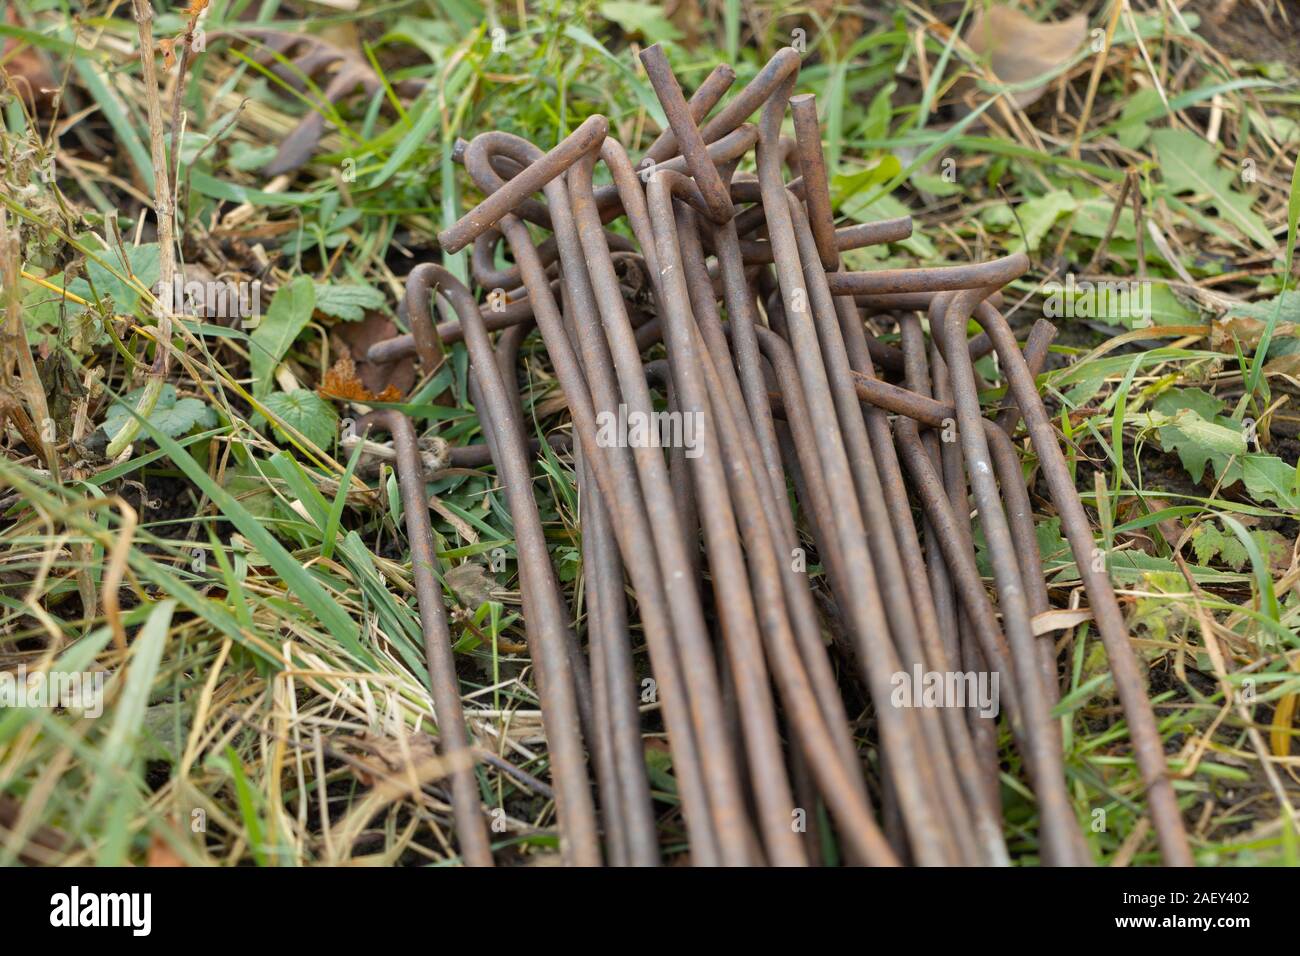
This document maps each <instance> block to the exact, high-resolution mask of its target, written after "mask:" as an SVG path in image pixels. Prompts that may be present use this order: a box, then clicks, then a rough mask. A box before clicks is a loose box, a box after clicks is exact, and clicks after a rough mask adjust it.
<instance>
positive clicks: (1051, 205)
mask: <svg viewBox="0 0 1300 956" xmlns="http://www.w3.org/2000/svg"><path fill="white" fill-rule="evenodd" d="M1077 205H1078V204H1077V202H1076V201H1075V198H1074V197H1073V196H1071V195H1070V194H1069V193H1068V192H1066V191H1065V190H1064V189H1054V190H1052V191H1051V192H1050V193H1047V194H1046V195H1045V196H1038V197H1037V198H1035V199H1031V200H1029V201H1028V202H1023V203H1021V204H1020V205H1019V206H1017V207H1016V218H1017V219H1018V220H1019V221H1020V227H1021V228H1022V229H1024V231H1025V234H1024V238H1023V239H1022V240H1017V241H1015V242H1013V243H1011V245H1010V246H1008V247H1007V249H1008V251H1009V252H1020V251H1022V250H1028V251H1029V252H1034V251H1036V250H1037V249H1038V246H1039V244H1040V243H1041V242H1042V241H1043V239H1044V238H1046V236H1047V234H1048V233H1049V232H1050V231H1051V229H1052V226H1054V225H1055V224H1056V220H1057V219H1059V218H1061V216H1063V215H1065V214H1066V213H1067V212H1073V211H1074V209H1075V207H1076V206H1077Z"/></svg>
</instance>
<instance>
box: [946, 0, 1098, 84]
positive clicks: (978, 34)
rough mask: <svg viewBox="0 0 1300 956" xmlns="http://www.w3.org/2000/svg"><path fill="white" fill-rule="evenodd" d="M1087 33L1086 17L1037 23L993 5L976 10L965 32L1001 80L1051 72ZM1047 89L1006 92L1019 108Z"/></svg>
mask: <svg viewBox="0 0 1300 956" xmlns="http://www.w3.org/2000/svg"><path fill="white" fill-rule="evenodd" d="M1087 34H1088V18H1087V17H1085V16H1083V15H1082V14H1076V15H1075V16H1072V17H1070V18H1069V19H1068V20H1062V21H1060V22H1059V23H1039V22H1037V21H1036V20H1031V19H1030V18H1029V17H1028V16H1026V15H1025V14H1023V13H1021V12H1020V11H1019V10H1013V9H1011V8H1010V7H993V8H991V9H989V10H988V11H987V13H986V12H985V11H983V10H978V11H976V13H975V19H974V20H973V21H971V25H970V28H969V29H968V30H967V31H966V43H967V45H968V46H969V47H970V48H971V49H972V50H974V51H975V52H976V53H978V54H980V55H985V54H987V55H988V58H989V68H990V69H991V70H992V71H993V73H994V75H995V76H997V78H998V79H999V80H1001V81H1002V82H1003V83H1008V84H1016V83H1026V82H1028V81H1030V80H1034V79H1037V78H1038V77H1040V76H1043V75H1044V74H1046V73H1051V72H1052V71H1053V70H1056V69H1057V68H1059V67H1060V66H1062V65H1063V64H1065V63H1067V62H1068V61H1069V59H1070V57H1072V56H1074V53H1075V51H1076V50H1078V49H1079V47H1080V45H1082V43H1083V41H1084V38H1085V37H1086V36H1087ZM1046 91H1047V84H1046V83H1044V84H1043V85H1041V86H1035V87H1033V88H1032V89H1027V90H1020V91H1018V92H1014V93H1010V94H1009V98H1010V99H1011V101H1012V102H1013V103H1014V104H1015V105H1016V106H1019V107H1022V108H1023V107H1026V106H1028V105H1029V104H1030V103H1033V102H1034V101H1035V100H1037V99H1038V98H1039V97H1041V96H1042V95H1043V94H1044V93H1045V92H1046Z"/></svg>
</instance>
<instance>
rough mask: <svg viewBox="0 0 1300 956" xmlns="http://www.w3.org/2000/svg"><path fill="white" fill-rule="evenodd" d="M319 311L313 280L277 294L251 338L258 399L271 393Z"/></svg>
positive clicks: (300, 281)
mask: <svg viewBox="0 0 1300 956" xmlns="http://www.w3.org/2000/svg"><path fill="white" fill-rule="evenodd" d="M315 308H316V287H315V285H314V284H313V283H312V281H311V277H310V276H299V277H298V278H296V279H294V280H293V282H291V283H289V284H288V285H287V286H281V287H280V289H279V290H278V291H277V292H276V293H275V297H274V298H272V299H271V307H270V308H269V309H267V311H266V315H265V316H264V317H263V318H262V321H261V322H259V323H258V326H257V328H256V329H254V330H253V334H252V335H250V336H249V338H248V353H249V361H250V364H251V365H252V372H253V395H254V396H255V397H257V398H261V397H262V396H264V395H266V394H268V393H269V392H270V391H271V382H272V375H273V373H274V372H275V367H276V366H277V365H278V364H280V359H282V358H284V356H285V353H287V352H288V351H289V347H290V346H291V345H293V342H294V339H296V338H297V337H298V333H299V332H301V331H302V330H303V328H304V327H305V326H306V325H307V323H308V322H309V321H310V320H311V315H312V312H313V311H314V310H315Z"/></svg>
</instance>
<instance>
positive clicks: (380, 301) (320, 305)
mask: <svg viewBox="0 0 1300 956" xmlns="http://www.w3.org/2000/svg"><path fill="white" fill-rule="evenodd" d="M385 301H386V300H385V299H384V294H383V293H382V292H380V291H379V290H378V289H374V288H371V287H370V286H368V285H352V284H344V283H338V282H318V283H317V284H316V309H317V311H319V312H324V313H325V314H326V315H332V316H334V317H335V318H337V319H343V320H344V321H345V322H360V321H361V320H362V319H364V318H365V317H366V309H382V308H383V307H384V302H385Z"/></svg>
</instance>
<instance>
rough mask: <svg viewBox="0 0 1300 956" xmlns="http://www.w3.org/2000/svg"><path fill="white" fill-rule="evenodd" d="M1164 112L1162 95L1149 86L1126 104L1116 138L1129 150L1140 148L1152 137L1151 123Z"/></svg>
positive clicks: (1134, 95)
mask: <svg viewBox="0 0 1300 956" xmlns="http://www.w3.org/2000/svg"><path fill="white" fill-rule="evenodd" d="M1164 111H1165V105H1164V101H1163V100H1161V99H1160V94H1159V93H1157V92H1156V91H1155V90H1153V89H1151V87H1149V86H1148V87H1143V88H1142V89H1140V90H1138V91H1137V92H1136V93H1134V94H1133V95H1132V96H1130V97H1129V99H1128V102H1127V103H1125V104H1124V111H1123V112H1122V113H1120V116H1119V122H1118V123H1117V124H1116V125H1117V126H1118V127H1119V128H1118V129H1117V130H1116V131H1115V138H1116V139H1118V140H1119V141H1120V143H1121V144H1123V145H1124V146H1126V147H1127V148H1129V149H1138V148H1140V147H1141V146H1142V144H1143V143H1145V142H1146V141H1147V140H1148V139H1149V138H1150V137H1151V132H1152V130H1151V121H1152V120H1153V119H1155V117H1156V116H1158V115H1160V114H1161V113H1163V112H1164Z"/></svg>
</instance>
